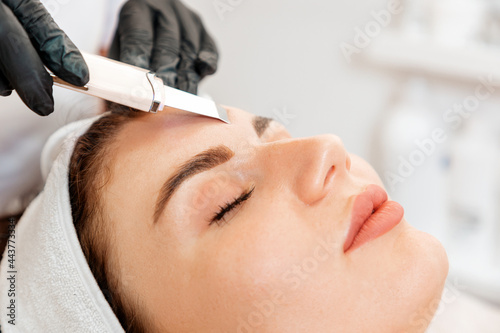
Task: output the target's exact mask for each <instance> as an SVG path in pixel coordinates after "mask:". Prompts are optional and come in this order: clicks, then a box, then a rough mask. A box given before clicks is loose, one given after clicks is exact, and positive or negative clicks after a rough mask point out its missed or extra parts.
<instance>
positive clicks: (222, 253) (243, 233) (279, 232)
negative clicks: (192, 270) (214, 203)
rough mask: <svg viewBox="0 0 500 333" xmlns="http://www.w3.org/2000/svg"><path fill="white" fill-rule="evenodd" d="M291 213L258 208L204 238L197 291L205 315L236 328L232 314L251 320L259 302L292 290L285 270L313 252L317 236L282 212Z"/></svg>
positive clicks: (197, 265)
mask: <svg viewBox="0 0 500 333" xmlns="http://www.w3.org/2000/svg"><path fill="white" fill-rule="evenodd" d="M287 211H288V212H290V209H284V208H282V209H273V210H268V211H261V212H260V213H256V212H255V211H253V212H252V213H249V214H246V215H245V218H241V219H237V220H236V219H235V220H234V221H231V222H230V224H228V225H225V226H221V227H217V228H220V229H218V230H216V231H215V232H214V238H213V239H211V238H210V239H208V238H207V239H206V240H203V242H202V243H205V244H206V247H205V248H204V249H203V251H199V256H197V263H195V265H196V267H197V268H196V277H197V278H198V277H199V278H200V279H197V281H196V283H195V285H196V287H195V288H196V289H197V292H195V293H194V295H196V294H198V297H199V295H202V296H201V299H200V301H199V304H200V305H202V306H201V307H200V311H201V312H200V313H203V315H204V316H207V318H206V320H209V321H212V322H213V321H217V320H216V319H217V318H218V319H219V320H222V319H224V321H225V322H226V323H225V324H227V325H228V327H234V325H237V324H238V323H237V322H233V323H231V324H229V322H228V318H235V319H236V318H246V317H247V316H248V314H250V313H251V312H252V311H255V306H256V304H257V303H259V302H265V301H269V300H273V299H275V298H276V297H278V298H280V302H281V298H282V296H283V295H284V294H286V293H288V292H289V289H290V286H289V285H287V282H286V278H285V277H284V274H285V273H286V272H287V270H289V269H290V267H293V266H294V265H297V264H298V263H300V259H301V258H305V257H307V256H308V255H309V251H310V249H311V244H313V243H314V241H315V238H316V234H315V233H314V232H313V231H312V228H307V227H306V226H307V224H306V223H304V221H302V220H300V219H299V218H298V217H297V215H296V214H294V213H291V212H290V213H289V214H287V213H285V214H283V213H282V212H287ZM275 212H276V213H275ZM277 212H280V213H279V214H278V213H277ZM200 246H202V247H203V246H204V244H201V245H200ZM219 324H220V323H219ZM231 325H232V326H231ZM214 326H215V322H214Z"/></svg>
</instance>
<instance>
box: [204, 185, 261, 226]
mask: <svg viewBox="0 0 500 333" xmlns="http://www.w3.org/2000/svg"><path fill="white" fill-rule="evenodd" d="M254 190H255V186H252V187H251V188H250V189H248V190H246V191H245V192H243V193H242V194H240V195H239V196H238V197H236V198H234V199H233V200H232V201H231V202H228V203H226V204H224V205H222V206H219V211H218V212H217V213H216V214H215V215H214V216H213V217H212V218H211V219H210V221H209V226H210V225H212V224H214V223H216V224H217V225H219V223H220V221H224V223H228V222H229V221H228V220H226V219H225V218H224V217H225V216H226V215H227V214H229V213H231V212H232V211H234V210H235V209H237V208H238V209H239V208H241V206H242V205H243V204H244V203H245V202H246V201H247V200H248V199H250V197H251V196H252V194H253V192H254Z"/></svg>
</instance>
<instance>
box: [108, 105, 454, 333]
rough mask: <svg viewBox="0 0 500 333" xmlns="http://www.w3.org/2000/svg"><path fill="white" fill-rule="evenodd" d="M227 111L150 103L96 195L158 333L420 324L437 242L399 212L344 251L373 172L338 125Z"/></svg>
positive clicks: (134, 291)
mask: <svg viewBox="0 0 500 333" xmlns="http://www.w3.org/2000/svg"><path fill="white" fill-rule="evenodd" d="M228 115H229V118H230V121H231V124H230V125H227V124H224V123H222V122H220V121H217V120H214V119H210V118H205V117H199V116H190V115H187V114H186V113H182V114H181V113H175V112H174V111H173V110H170V111H164V112H160V113H158V114H155V115H151V114H145V115H144V116H141V117H140V118H138V119H136V120H134V121H132V122H130V123H129V124H127V125H126V126H125V127H124V129H123V130H122V131H121V132H120V134H119V135H118V137H117V141H116V143H115V144H114V147H113V151H114V153H113V160H112V164H111V171H112V175H113V176H112V177H111V179H110V182H109V183H108V185H107V186H106V188H105V189H104V207H105V211H106V213H107V215H108V218H109V219H110V221H111V223H112V230H113V238H112V242H111V254H110V258H108V260H110V262H111V263H112V265H113V267H114V268H115V269H116V271H117V272H118V276H119V278H120V283H121V286H120V288H121V291H122V292H123V293H124V294H125V295H126V297H128V298H130V299H134V300H136V301H138V302H140V304H142V305H141V308H140V309H139V311H146V312H147V313H148V316H149V317H150V318H151V319H152V320H153V321H154V322H155V323H156V327H157V328H158V330H159V331H162V330H164V331H167V330H168V331H169V332H235V333H236V332H245V333H246V332H319V333H321V332H422V331H424V329H425V327H426V326H427V324H428V321H429V320H430V319H431V318H432V314H433V312H434V311H435V308H436V306H437V302H438V301H439V298H440V294H441V291H442V288H443V284H444V280H445V277H446V274H447V270H448V264H447V259H446V254H445V253H444V250H443V248H442V247H441V245H440V244H439V242H437V241H436V240H435V239H434V238H432V237H431V236H429V235H427V234H425V233H423V232H420V231H417V230H415V229H414V228H412V227H411V226H410V225H409V224H408V223H407V222H406V221H405V220H404V218H403V219H402V220H401V221H400V223H398V224H397V225H396V226H395V227H394V228H392V229H391V230H390V231H388V232H386V233H385V234H383V235H380V236H379V237H375V238H374V239H371V240H369V241H368V242H364V243H363V244H362V245H360V246H358V247H356V248H355V249H353V248H351V249H349V250H347V251H344V244H345V242H346V238H347V233H348V230H349V228H350V226H351V217H352V216H353V213H352V210H353V206H354V202H355V199H356V196H357V195H358V194H360V193H362V192H363V191H364V190H365V189H366V188H367V187H368V186H369V185H371V184H378V185H380V186H382V184H381V181H380V179H379V177H378V176H377V174H376V173H375V171H374V170H373V169H372V168H371V167H370V166H369V165H368V164H367V163H366V162H365V161H364V160H362V159H361V158H359V157H356V156H354V155H352V154H348V153H347V152H346V150H345V148H344V147H343V145H342V142H341V141H340V139H339V138H338V137H336V136H334V135H321V136H314V137H308V138H296V139H295V138H291V137H290V134H289V133H288V132H287V131H286V130H285V128H284V127H283V126H281V125H279V124H277V123H275V122H272V121H271V122H270V121H269V120H267V119H264V118H256V117H255V116H254V115H252V114H250V113H247V112H244V111H241V110H238V109H234V108H228ZM424 209H425V207H424ZM354 215H356V214H354ZM401 216H402V214H401V215H400V217H401Z"/></svg>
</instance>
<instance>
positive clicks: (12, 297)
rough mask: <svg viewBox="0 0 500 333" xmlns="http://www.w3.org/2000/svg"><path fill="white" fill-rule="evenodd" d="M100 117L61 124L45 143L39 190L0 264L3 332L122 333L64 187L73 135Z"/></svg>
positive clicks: (75, 137)
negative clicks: (92, 267) (94, 271)
mask: <svg viewBox="0 0 500 333" xmlns="http://www.w3.org/2000/svg"><path fill="white" fill-rule="evenodd" d="M99 117H101V116H98V117H94V118H90V119H84V120H80V121H77V122H74V123H71V124H68V125H66V126H64V127H63V128H61V129H60V130H58V131H57V132H56V133H54V134H53V135H52V136H51V137H50V139H49V140H48V141H47V144H46V145H45V148H44V150H43V153H42V173H43V176H44V178H45V179H46V183H45V187H44V190H43V191H42V192H41V193H40V194H39V195H38V196H37V197H36V199H35V200H33V202H31V204H30V205H29V206H28V208H27V209H26V211H25V213H24V214H23V216H22V218H21V219H20V221H19V222H18V224H17V226H16V228H15V232H14V233H11V238H10V242H9V243H8V244H7V247H6V249H5V251H4V253H3V259H2V262H1V265H0V324H1V330H2V332H6V333H8V332H71V333H77V332H92V333H95V332H124V330H123V328H122V326H121V325H120V322H119V321H118V319H117V317H116V316H115V314H114V313H113V311H112V309H111V307H110V306H109V304H108V302H107V301H106V299H105V297H104V295H103V293H102V292H101V290H100V289H99V286H98V284H97V282H96V280H95V278H94V276H93V275H92V272H91V271H90V268H89V265H88V263H87V260H86V259H85V256H84V254H83V252H82V249H81V247H80V242H79V241H78V237H77V234H76V231H75V228H74V226H73V219H72V215H71V204H70V199H69V191H68V167H69V161H70V158H71V154H72V152H73V149H74V146H75V143H76V140H77V139H78V138H79V137H80V136H81V135H82V134H83V133H84V132H85V131H86V130H87V129H88V128H89V127H90V125H91V124H92V123H93V122H94V121H96V120H97V119H98V118H99ZM14 237H15V238H14ZM9 245H10V246H9ZM12 323H15V325H13V324H12Z"/></svg>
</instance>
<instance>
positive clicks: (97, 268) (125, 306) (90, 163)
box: [68, 106, 149, 333]
mask: <svg viewBox="0 0 500 333" xmlns="http://www.w3.org/2000/svg"><path fill="white" fill-rule="evenodd" d="M112 108H113V111H112V112H111V113H109V114H107V115H104V116H103V117H101V118H99V119H98V120H97V121H96V122H94V123H93V124H92V125H91V126H90V128H89V129H88V130H87V132H86V133H85V134H83V135H82V136H81V137H80V138H79V139H78V141H77V142H76V145H75V149H74V151H73V154H72V156H71V160H70V164H69V174H68V177H69V179H68V180H69V195H70V201H71V212H72V216H73V223H74V225H75V229H76V232H77V234H78V238H79V240H80V245H81V247H82V250H83V253H84V254H85V257H86V259H87V262H88V264H89V266H90V269H91V271H92V273H93V275H94V277H95V279H96V280H97V283H98V284H99V287H100V288H101V291H102V292H103V294H104V295H105V297H106V299H107V301H108V303H109V305H110V306H111V308H112V309H113V311H114V313H115V314H116V316H117V317H118V319H119V321H120V323H121V325H122V326H123V328H124V329H125V330H126V331H127V332H137V333H141V332H146V329H147V328H148V327H146V323H147V321H146V320H145V318H144V316H143V315H142V314H140V313H139V312H138V309H139V307H138V306H137V304H135V302H133V301H132V300H131V299H126V298H125V297H124V295H123V293H120V292H119V287H118V286H119V284H118V282H119V280H118V279H119V277H118V276H117V274H116V273H115V272H114V270H113V268H112V265H111V262H110V261H111V258H110V255H109V254H110V246H109V245H110V243H112V241H113V239H112V235H113V233H112V232H111V230H110V221H109V220H108V219H107V218H106V215H105V211H104V209H103V204H102V190H103V188H104V187H105V186H106V184H107V182H108V181H109V178H110V177H111V168H110V165H111V161H112V160H113V154H112V153H113V152H112V144H113V142H114V140H115V138H116V136H117V135H118V133H119V131H120V130H121V129H122V128H123V126H124V125H125V124H126V123H128V122H129V121H130V120H131V119H134V118H137V117H139V116H140V115H142V114H141V112H138V111H135V110H133V109H129V108H124V107H120V106H113V107H112ZM148 331H149V329H148Z"/></svg>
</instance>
